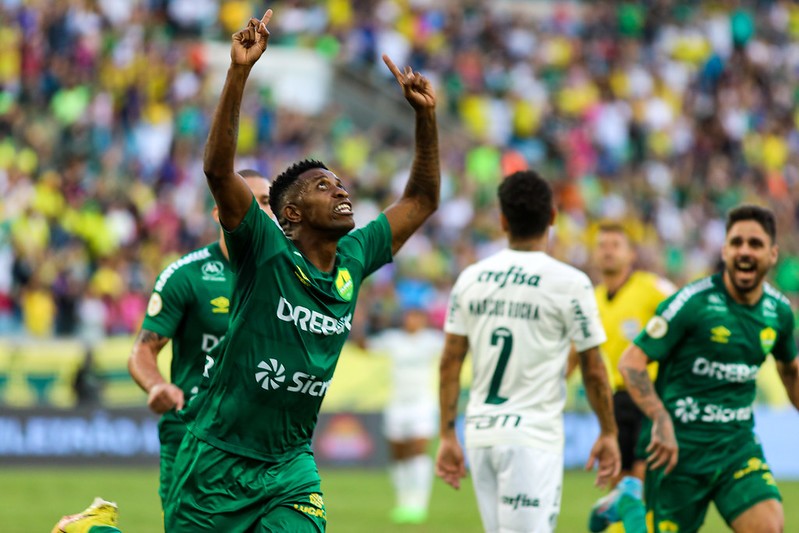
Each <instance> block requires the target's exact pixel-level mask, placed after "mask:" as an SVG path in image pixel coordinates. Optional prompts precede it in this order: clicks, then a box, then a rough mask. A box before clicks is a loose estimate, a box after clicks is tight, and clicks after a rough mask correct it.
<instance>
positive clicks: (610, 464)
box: [585, 433, 621, 488]
mask: <svg viewBox="0 0 799 533" xmlns="http://www.w3.org/2000/svg"><path fill="white" fill-rule="evenodd" d="M595 464H598V468H597V473H596V482H594V484H595V485H596V486H597V487H601V488H605V487H606V486H609V485H610V484H611V483H612V482H613V481H614V480H615V479H616V476H618V475H619V471H620V470H621V452H620V451H619V441H618V439H617V438H616V435H615V434H604V433H603V434H600V435H599V437H597V439H596V442H594V445H593V447H591V454H590V455H589V456H588V462H586V463H585V469H586V470H591V469H593V468H594V465H595Z"/></svg>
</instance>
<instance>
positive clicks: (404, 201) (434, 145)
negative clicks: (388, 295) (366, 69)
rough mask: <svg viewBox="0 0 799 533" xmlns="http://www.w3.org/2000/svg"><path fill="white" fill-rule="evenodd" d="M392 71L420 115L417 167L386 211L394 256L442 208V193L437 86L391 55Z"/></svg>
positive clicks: (385, 58)
mask: <svg viewBox="0 0 799 533" xmlns="http://www.w3.org/2000/svg"><path fill="white" fill-rule="evenodd" d="M383 61H385V63H386V65H387V66H388V68H389V70H390V71H391V73H392V74H394V77H395V78H396V80H397V83H398V84H399V85H400V87H401V88H402V92H403V95H404V96H405V99H406V100H408V103H409V104H410V105H411V107H413V109H414V111H415V112H416V142H415V152H414V158H413V164H412V165H411V174H410V177H409V178H408V183H407V184H406V185H405V191H404V192H403V194H402V198H400V199H399V200H398V201H397V202H395V203H394V204H393V205H391V206H389V207H388V208H387V209H386V211H385V214H386V217H387V218H388V222H389V224H390V225H391V234H392V245H391V249H392V252H393V253H397V251H398V250H399V249H400V247H402V245H403V244H404V243H405V241H407V240H408V238H409V237H410V236H411V235H412V234H413V232H414V231H416V230H417V229H418V228H419V226H421V225H422V224H423V223H424V221H425V220H427V217H429V216H430V215H432V214H433V213H434V212H435V210H436V209H437V208H438V204H439V196H440V190H441V166H440V163H439V153H438V152H439V151H438V125H437V122H436V95H435V91H434V90H433V85H432V84H431V83H430V81H429V80H428V79H427V78H425V77H424V76H423V75H422V74H420V73H418V72H414V71H413V69H411V68H410V67H406V68H405V69H404V70H400V69H399V68H397V66H396V65H394V63H393V62H392V61H391V59H390V58H389V57H388V56H385V55H384V56H383Z"/></svg>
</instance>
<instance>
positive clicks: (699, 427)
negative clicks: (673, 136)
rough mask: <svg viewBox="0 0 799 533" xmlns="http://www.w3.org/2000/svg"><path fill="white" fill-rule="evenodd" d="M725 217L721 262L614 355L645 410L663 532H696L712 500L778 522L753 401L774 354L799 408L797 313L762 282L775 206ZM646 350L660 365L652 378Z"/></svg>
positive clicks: (762, 521) (732, 516) (777, 525)
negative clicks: (766, 362)
mask: <svg viewBox="0 0 799 533" xmlns="http://www.w3.org/2000/svg"><path fill="white" fill-rule="evenodd" d="M726 227H727V234H726V238H725V242H724V247H723V249H722V254H721V255H722V259H723V262H724V269H723V272H721V273H718V274H714V275H712V276H710V277H707V278H704V279H700V280H698V281H696V282H694V283H691V284H689V285H687V286H686V287H684V288H683V289H682V290H680V291H678V292H677V293H676V294H674V295H673V296H671V297H669V298H668V299H666V300H665V301H664V302H662V303H661V304H660V306H658V309H657V313H656V314H655V316H654V317H652V318H651V319H650V320H649V322H648V323H647V325H646V327H645V328H644V330H643V331H642V332H641V333H640V334H639V335H638V337H637V338H636V339H635V341H634V343H633V344H632V345H630V346H629V347H628V348H627V349H626V350H625V352H624V354H623V355H622V357H621V360H620V362H619V370H620V371H621V373H622V375H623V376H624V380H625V382H626V385H627V390H628V391H629V392H630V396H631V397H632V398H633V400H634V401H635V403H636V404H638V406H639V407H640V408H641V410H642V411H643V412H644V414H645V415H646V416H647V417H648V419H647V420H646V421H645V422H646V423H648V427H647V426H645V428H644V429H643V430H642V431H641V436H642V439H641V444H642V447H643V445H645V444H648V445H647V446H646V454H647V462H648V463H649V469H648V471H647V473H646V477H645V481H644V492H645V499H646V505H647V509H648V510H649V511H651V512H652V514H653V519H654V530H655V531H659V532H660V531H669V532H679V533H687V532H693V531H697V530H698V529H699V528H700V527H701V525H702V523H703V522H704V518H705V513H706V511H707V507H708V505H709V504H710V502H711V501H712V502H714V503H715V504H716V507H717V508H718V510H719V513H720V514H721V516H722V517H724V519H725V520H726V522H727V524H729V526H730V527H731V528H732V529H733V530H734V531H738V532H752V531H757V532H779V531H782V528H783V512H782V504H781V503H780V501H781V498H780V492H779V490H778V489H777V485H776V483H775V482H774V477H773V476H772V474H771V471H770V470H769V467H768V464H767V463H766V460H765V458H764V456H763V450H762V448H761V446H760V443H759V441H758V439H757V437H756V436H755V434H754V431H753V428H754V419H753V410H752V403H753V402H754V399H755V378H756V376H757V373H758V370H759V369H760V366H761V365H762V364H763V361H764V360H765V358H766V356H768V355H769V354H772V355H773V356H774V358H775V359H776V362H777V369H778V371H779V374H780V377H781V378H782V381H783V384H784V385H785V388H786V390H787V391H788V396H789V397H790V399H791V402H792V403H793V404H794V406H796V407H797V408H799V379H797V377H798V376H799V362H797V358H796V344H795V342H794V338H793V330H794V317H793V313H792V311H791V308H790V306H789V302H788V300H787V299H786V298H785V296H783V295H782V294H780V293H779V292H778V291H777V290H776V289H775V288H774V287H772V286H771V285H769V284H768V283H766V282H765V281H764V278H765V276H766V274H767V273H768V271H769V269H770V268H771V267H772V266H773V265H774V264H775V263H776V261H777V253H778V250H777V245H776V242H775V240H776V222H775V219H774V215H773V213H772V212H771V211H769V210H767V209H764V208H762V207H757V206H753V205H742V206H739V207H737V208H735V209H733V210H732V211H730V213H729V214H728V216H727V224H726ZM649 361H658V363H659V365H660V368H659V372H658V376H657V379H656V381H655V383H654V386H653V383H652V381H651V379H650V378H649V374H648V373H647V368H646V365H647V363H649ZM647 441H648V442H647ZM642 452H643V450H642ZM627 531H628V533H636V532H631V531H630V530H629V529H628V530H627ZM642 531H643V530H642Z"/></svg>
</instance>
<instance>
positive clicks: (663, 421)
mask: <svg viewBox="0 0 799 533" xmlns="http://www.w3.org/2000/svg"><path fill="white" fill-rule="evenodd" d="M648 363H649V357H647V355H646V354H645V353H644V351H643V350H641V348H639V347H638V346H636V345H635V344H631V345H630V346H628V347H627V349H626V350H624V353H623V354H622V355H621V359H620V360H619V372H621V375H622V377H623V378H624V384H625V385H626V386H627V392H628V393H630V398H632V399H633V401H634V402H635V404H636V405H637V406H638V408H639V409H641V411H642V412H643V413H644V414H645V415H646V416H647V417H648V418H649V419H650V420H652V437H651V440H650V442H649V446H647V448H646V452H647V453H648V454H649V455H648V456H647V459H646V460H647V463H649V468H653V469H654V468H658V467H660V466H663V465H665V467H666V469H665V473H666V474H668V473H669V472H671V471H672V470H673V469H674V467H675V466H677V459H678V455H679V454H678V452H679V449H678V447H677V437H676V436H675V434H674V423H673V422H672V420H671V416H670V415H669V412H668V411H667V410H666V407H665V406H664V405H663V402H662V401H661V399H660V397H659V396H658V395H657V392H655V387H654V384H653V383H652V379H651V378H650V377H649V372H647V370H646V365H647V364H648Z"/></svg>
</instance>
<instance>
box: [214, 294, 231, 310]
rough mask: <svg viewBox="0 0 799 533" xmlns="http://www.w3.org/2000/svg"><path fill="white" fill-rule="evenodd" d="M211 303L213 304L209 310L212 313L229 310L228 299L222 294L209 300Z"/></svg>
mask: <svg viewBox="0 0 799 533" xmlns="http://www.w3.org/2000/svg"><path fill="white" fill-rule="evenodd" d="M211 305H212V306H213V308H212V310H211V312H213V313H227V312H229V311H230V300H228V299H227V298H225V297H224V296H217V297H216V298H214V299H213V300H211Z"/></svg>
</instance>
